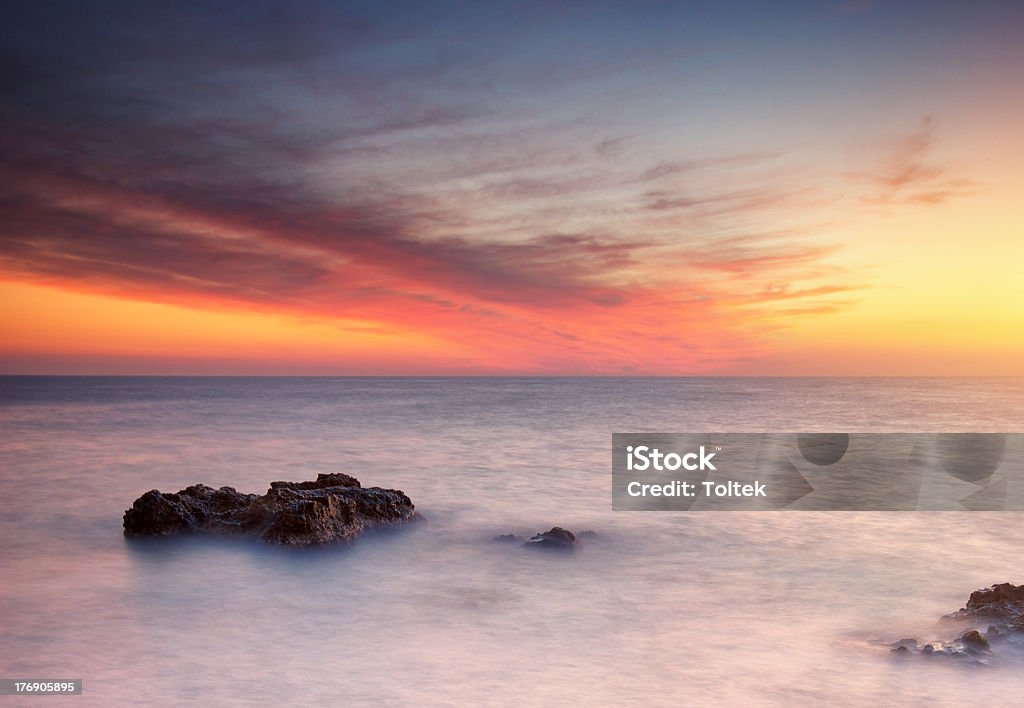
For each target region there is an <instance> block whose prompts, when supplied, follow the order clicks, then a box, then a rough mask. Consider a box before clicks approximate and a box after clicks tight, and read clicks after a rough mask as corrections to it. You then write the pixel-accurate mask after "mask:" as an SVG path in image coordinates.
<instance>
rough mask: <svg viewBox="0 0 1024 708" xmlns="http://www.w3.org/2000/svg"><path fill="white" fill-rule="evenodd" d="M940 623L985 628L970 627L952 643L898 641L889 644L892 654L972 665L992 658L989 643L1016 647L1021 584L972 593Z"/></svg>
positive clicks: (1023, 617) (1022, 619)
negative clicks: (970, 623)
mask: <svg viewBox="0 0 1024 708" xmlns="http://www.w3.org/2000/svg"><path fill="white" fill-rule="evenodd" d="M942 619H943V620H960V621H963V620H970V621H973V622H975V623H978V626H983V627H985V632H984V634H983V633H982V632H981V631H980V630H979V629H978V627H977V626H976V627H972V628H970V629H968V630H967V631H965V632H964V633H963V634H961V635H960V636H959V637H958V638H956V639H953V640H952V641H937V642H928V643H926V644H918V642H917V640H916V639H901V640H899V641H898V642H892V643H891V644H889V647H890V651H891V652H892V653H894V654H919V655H924V656H953V657H958V658H961V659H965V660H967V661H968V662H970V663H974V664H988V663H990V661H991V660H992V658H993V649H992V647H993V643H995V644H1000V645H1001V644H1006V643H1011V644H1020V643H1021V641H1022V640H1021V636H1022V635H1024V585H1012V584H1010V583H1001V584H999V585H993V586H992V587H990V588H985V589H982V590H975V591H974V592H972V593H971V596H970V598H968V600H967V604H966V605H965V606H964V607H962V608H960V609H959V610H957V611H956V612H954V613H952V614H949V615H946V616H944V617H943V618H942ZM993 622H994V623H993Z"/></svg>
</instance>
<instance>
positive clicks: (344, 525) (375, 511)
mask: <svg viewBox="0 0 1024 708" xmlns="http://www.w3.org/2000/svg"><path fill="white" fill-rule="evenodd" d="M413 518H416V507H415V506H413V503H412V501H410V499H409V497H407V496H406V495H405V494H404V493H403V492H401V491H399V490H397V489H381V488H380V487H366V488H364V487H362V486H361V485H360V484H359V480H357V479H356V478H354V477H350V476H348V475H345V474H321V475H318V476H317V479H316V481H312V482H271V484H270V489H269V490H267V493H266V494H264V495H263V496H259V495H257V494H242V493H240V492H237V491H235V489H233V488H232V487H221V488H220V489H213V488H212V487H207V486H206V485H203V484H196V485H193V486H191V487H186V488H185V489H182V490H181V491H180V492H177V493H173V494H170V493H168V494H165V493H163V492H160V491H157V490H156V489H153V490H151V491H148V492H146V493H145V494H143V495H142V496H141V497H139V498H138V499H136V500H135V503H134V504H132V508H131V509H128V510H127V511H126V512H125V513H124V534H125V536H167V535H171V534H178V533H205V534H212V535H248V536H256V537H259V538H262V539H263V540H264V541H266V542H267V543H277V544H284V545H294V546H308V545H315V544H324V543H332V542H335V541H348V540H351V539H352V538H354V537H355V536H357V535H358V534H359V533H361V532H362V531H363V530H365V529H367V528H369V527H371V526H388V525H394V524H400V523H405V522H407V521H410V520H412V519H413Z"/></svg>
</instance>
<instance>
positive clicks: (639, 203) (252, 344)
mask: <svg viewBox="0 0 1024 708" xmlns="http://www.w3.org/2000/svg"><path fill="white" fill-rule="evenodd" d="M1022 37H1024V3H1019V2H1003V3H996V2H983V1H982V2H973V3H966V2H965V3H955V4H954V3H942V2H921V3H916V2H899V3H895V2H893V3H889V2H869V1H865V2H794V3H784V2H771V3H767V2H764V3H762V2H751V3H739V4H736V3H721V2H715V3H696V4H694V3H684V2H678V3H676V2H673V3H660V4H649V3H640V2H628V3H627V2H621V3H611V4H606V3H577V2H570V3H552V2H538V3H526V2H514V3H505V2H495V3H491V2H486V3H469V2H463V3H445V2H428V3H397V2H367V3H345V2H325V3H307V2H300V3H287V4H280V5H274V4H266V3H260V2H255V3H254V2H246V3H234V4H228V3H206V2H196V3H159V4H149V3H145V2H117V3H107V2H97V3H92V2H90V3H81V2H78V3H66V4H64V3H43V2H20V3H19V2H15V3H4V6H3V9H0V66H2V67H3V68H2V71H0V92H2V96H3V98H2V101H0V184H2V187H3V188H2V191H0V373H62V374H69V373H88V374H119V373H124V374H331V375H346V374H351V375H362V374H402V375H419V374H541V375H549V374H550V375H556V374H609V375H640V374H657V375H674V374H724V375H733V374H752V375H761V374H766V375H776V374H779V375H804V374H809V375H813V374H837V375H875V374H879V375H890V374H893V375H901V374H922V375H924V374H941V375H961V374H962V375H985V374H992V375H1024V201H1022V200H1024V129H1022V127H1021V126H1022V125H1024V41H1022Z"/></svg>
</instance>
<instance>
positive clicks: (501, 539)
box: [491, 533, 522, 543]
mask: <svg viewBox="0 0 1024 708" xmlns="http://www.w3.org/2000/svg"><path fill="white" fill-rule="evenodd" d="M521 540H522V539H521V538H519V537H518V536H516V535H515V534H514V533H503V534H500V535H498V536H495V537H494V538H492V539H491V542H492V543H518V542H519V541H521Z"/></svg>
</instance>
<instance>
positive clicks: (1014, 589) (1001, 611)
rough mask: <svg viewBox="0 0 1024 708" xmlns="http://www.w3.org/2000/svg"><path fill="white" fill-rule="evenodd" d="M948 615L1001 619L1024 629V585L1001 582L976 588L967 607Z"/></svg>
mask: <svg viewBox="0 0 1024 708" xmlns="http://www.w3.org/2000/svg"><path fill="white" fill-rule="evenodd" d="M946 617H947V618H949V619H974V618H992V619H999V620H1003V621H1004V622H1006V623H1007V624H1008V625H1010V626H1011V627H1013V628H1017V629H1024V585H1012V584H1011V583H1000V584H998V585H993V586H992V587H990V588H985V589H982V590H975V591H974V592H972V593H971V596H970V598H968V600H967V605H966V606H965V607H962V608H960V609H959V610H957V611H956V612H954V613H953V614H951V615H946Z"/></svg>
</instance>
